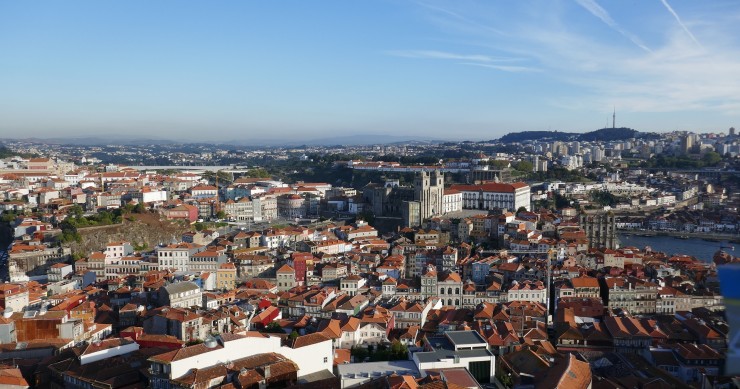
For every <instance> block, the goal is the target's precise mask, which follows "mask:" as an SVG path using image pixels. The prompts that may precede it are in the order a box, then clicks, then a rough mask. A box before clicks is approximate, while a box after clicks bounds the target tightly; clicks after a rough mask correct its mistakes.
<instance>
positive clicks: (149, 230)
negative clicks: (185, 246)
mask: <svg viewBox="0 0 740 389" xmlns="http://www.w3.org/2000/svg"><path fill="white" fill-rule="evenodd" d="M189 230H190V227H189V226H188V225H186V224H184V223H180V222H173V221H169V220H160V219H159V217H158V215H156V214H136V215H131V216H128V217H127V218H126V219H124V221H123V223H122V224H116V225H111V226H99V227H88V228H80V229H78V230H77V231H78V232H79V233H80V235H82V242H80V243H76V242H73V243H70V244H69V245H68V246H67V247H70V248H71V249H72V253H74V254H77V255H81V256H84V257H86V256H88V255H90V253H91V252H93V251H100V250H103V249H104V248H105V245H106V244H107V243H109V242H116V241H127V242H131V244H132V245H133V246H134V248H135V249H137V250H145V249H152V248H154V246H156V245H158V244H159V243H169V242H171V241H172V239H173V238H174V239H176V240H178V241H179V240H180V237H181V236H182V234H183V233H185V232H187V231H189Z"/></svg>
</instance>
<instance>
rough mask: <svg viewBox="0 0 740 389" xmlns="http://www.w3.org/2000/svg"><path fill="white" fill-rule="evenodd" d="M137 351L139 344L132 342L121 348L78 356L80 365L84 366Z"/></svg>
mask: <svg viewBox="0 0 740 389" xmlns="http://www.w3.org/2000/svg"><path fill="white" fill-rule="evenodd" d="M138 349H139V344H138V343H135V342H134V343H130V344H125V345H123V346H118V347H113V348H109V349H105V350H101V351H98V352H95V353H90V354H85V355H82V356H80V364H81V365H86V364H88V363H92V362H97V361H101V360H103V359H107V358H112V357H115V356H118V355H123V354H128V353H132V352H134V351H136V350H138Z"/></svg>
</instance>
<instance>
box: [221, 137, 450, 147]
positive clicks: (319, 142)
mask: <svg viewBox="0 0 740 389" xmlns="http://www.w3.org/2000/svg"><path fill="white" fill-rule="evenodd" d="M442 142H447V141H446V140H439V139H414V137H413V136H399V135H384V134H380V135H379V134H357V135H345V136H337V137H333V138H316V139H303V140H300V139H298V140H287V139H286V140H275V139H255V138H244V139H235V140H233V141H231V142H229V144H235V145H241V146H301V145H306V146H332V145H345V146H367V145H393V144H436V143H442Z"/></svg>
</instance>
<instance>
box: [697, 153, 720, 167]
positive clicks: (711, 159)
mask: <svg viewBox="0 0 740 389" xmlns="http://www.w3.org/2000/svg"><path fill="white" fill-rule="evenodd" d="M701 160H702V161H704V163H705V164H706V165H707V166H714V165H716V164H718V163H720V162H721V161H722V156H721V155H720V154H719V153H717V152H714V151H710V152H708V153H706V154H704V156H702V157H701Z"/></svg>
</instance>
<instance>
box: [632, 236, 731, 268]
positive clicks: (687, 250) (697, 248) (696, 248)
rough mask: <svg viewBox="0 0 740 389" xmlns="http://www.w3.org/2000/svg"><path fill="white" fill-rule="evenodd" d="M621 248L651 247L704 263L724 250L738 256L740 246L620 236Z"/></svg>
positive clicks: (657, 237)
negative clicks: (687, 256)
mask: <svg viewBox="0 0 740 389" xmlns="http://www.w3.org/2000/svg"><path fill="white" fill-rule="evenodd" d="M619 243H620V246H621V247H626V246H633V247H637V248H639V249H641V250H644V249H645V247H650V249H652V250H653V251H660V252H663V253H666V254H668V255H690V256H692V257H695V258H697V259H700V260H702V261H704V262H711V261H712V258H713V257H714V253H716V252H717V251H719V250H720V249H723V250H725V251H727V252H728V253H730V254H731V255H733V256H737V255H738V253H739V251H737V250H740V246H738V248H737V249H735V247H734V246H735V244H734V243H731V242H729V241H727V240H721V241H719V242H709V241H706V240H703V239H700V238H689V239H678V238H676V237H673V236H661V235H652V236H640V235H636V234H633V235H625V234H619Z"/></svg>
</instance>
